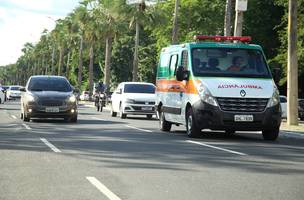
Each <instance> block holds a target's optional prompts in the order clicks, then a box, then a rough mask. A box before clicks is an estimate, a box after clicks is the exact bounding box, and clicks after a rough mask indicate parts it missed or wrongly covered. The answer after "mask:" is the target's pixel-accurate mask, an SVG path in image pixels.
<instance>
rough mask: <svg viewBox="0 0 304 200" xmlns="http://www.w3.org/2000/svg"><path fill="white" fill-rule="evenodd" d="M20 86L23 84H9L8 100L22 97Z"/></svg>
mask: <svg viewBox="0 0 304 200" xmlns="http://www.w3.org/2000/svg"><path fill="white" fill-rule="evenodd" d="M20 88H21V86H19V85H12V86H9V88H8V89H7V91H6V98H7V99H8V100H11V99H20V98H21V92H20V90H19V89H20Z"/></svg>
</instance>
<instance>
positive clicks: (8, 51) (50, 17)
mask: <svg viewBox="0 0 304 200" xmlns="http://www.w3.org/2000/svg"><path fill="white" fill-rule="evenodd" d="M78 1H79V0H0V66H4V65H7V64H12V63H15V62H16V61H17V59H18V58H19V57H20V56H21V55H22V52H21V49H22V48H23V45H24V44H25V43H26V42H32V43H34V44H35V43H36V42H38V41H39V39H40V36H41V33H42V31H43V30H44V29H48V30H52V29H53V28H54V27H55V20H57V19H59V18H64V17H65V16H66V15H67V14H68V13H70V12H71V11H72V10H73V9H74V8H75V7H76V6H77V5H78Z"/></svg>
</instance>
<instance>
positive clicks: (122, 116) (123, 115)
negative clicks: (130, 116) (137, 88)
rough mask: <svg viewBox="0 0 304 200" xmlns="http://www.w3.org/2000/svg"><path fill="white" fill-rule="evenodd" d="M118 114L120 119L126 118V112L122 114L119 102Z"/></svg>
mask: <svg viewBox="0 0 304 200" xmlns="http://www.w3.org/2000/svg"><path fill="white" fill-rule="evenodd" d="M119 116H120V118H121V119H125V118H127V114H124V113H123V110H122V106H121V104H120V106H119Z"/></svg>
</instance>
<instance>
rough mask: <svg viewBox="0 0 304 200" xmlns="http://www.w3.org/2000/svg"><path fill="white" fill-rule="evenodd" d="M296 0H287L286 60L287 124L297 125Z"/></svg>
mask: <svg viewBox="0 0 304 200" xmlns="http://www.w3.org/2000/svg"><path fill="white" fill-rule="evenodd" d="M298 123H299V122H298V57H297V0H289V11H288V60H287V124H288V125H298Z"/></svg>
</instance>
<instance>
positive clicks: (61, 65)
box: [58, 47, 64, 76]
mask: <svg viewBox="0 0 304 200" xmlns="http://www.w3.org/2000/svg"><path fill="white" fill-rule="evenodd" d="M63 56H64V49H63V47H60V48H59V61H58V76H61V75H62V67H63Z"/></svg>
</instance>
